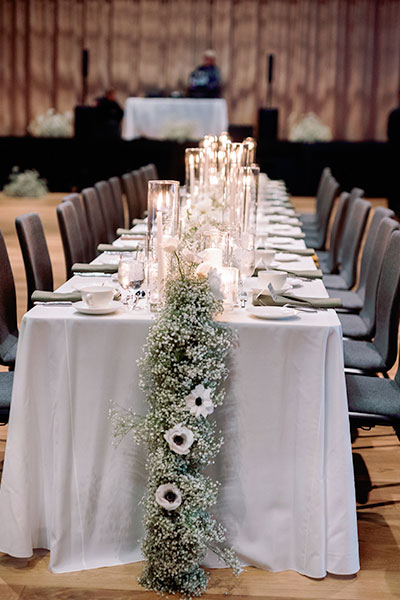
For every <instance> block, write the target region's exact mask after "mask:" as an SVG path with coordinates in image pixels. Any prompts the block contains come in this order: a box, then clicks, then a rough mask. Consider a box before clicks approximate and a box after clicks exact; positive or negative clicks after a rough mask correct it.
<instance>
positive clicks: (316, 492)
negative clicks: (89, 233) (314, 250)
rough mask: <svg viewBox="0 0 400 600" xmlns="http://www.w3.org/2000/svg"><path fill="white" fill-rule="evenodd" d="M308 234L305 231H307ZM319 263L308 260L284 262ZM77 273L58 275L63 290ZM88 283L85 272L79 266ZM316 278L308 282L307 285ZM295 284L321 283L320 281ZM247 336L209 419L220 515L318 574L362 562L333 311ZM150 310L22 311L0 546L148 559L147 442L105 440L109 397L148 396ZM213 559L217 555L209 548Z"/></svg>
mask: <svg viewBox="0 0 400 600" xmlns="http://www.w3.org/2000/svg"><path fill="white" fill-rule="evenodd" d="M301 243H302V242H301ZM311 265H312V260H311V259H310V258H304V259H301V260H300V261H298V262H297V263H296V264H295V263H291V264H290V265H288V266H292V267H295V266H296V267H299V266H302V267H306V268H309V267H310V266H311ZM74 281H76V278H75V280H72V281H71V282H69V283H68V284H66V285H65V289H69V288H70V287H71V284H73V283H74ZM85 281H89V280H88V279H85ZM306 286H307V287H306ZM298 291H299V292H300V293H301V292H303V293H307V294H308V295H315V296H319V295H321V294H323V293H324V288H323V284H322V282H321V281H314V282H313V283H310V284H304V287H303V289H299V290H298ZM223 319H224V320H227V321H229V322H231V323H232V326H233V327H235V328H236V330H237V331H238V335H239V346H238V348H236V349H235V351H234V353H233V361H232V369H231V374H230V377H229V381H228V393H227V396H226V400H225V404H224V407H222V408H221V409H218V410H217V411H216V418H217V419H218V421H219V423H220V426H221V428H222V430H223V432H224V436H225V440H226V441H225V445H224V447H223V449H222V452H221V453H220V455H219V457H218V459H217V463H216V465H215V467H214V475H216V476H217V477H218V478H219V479H220V481H221V482H222V488H221V492H220V496H219V503H218V506H217V508H216V511H215V512H216V514H217V516H218V517H219V518H220V520H221V521H222V522H223V523H224V524H225V525H226V527H227V530H228V540H229V542H230V543H232V545H233V546H234V547H235V549H236V550H237V552H238V554H239V556H240V557H241V559H242V560H243V562H245V563H247V564H250V565H255V566H259V567H262V568H266V569H270V570H272V571H280V570H284V569H294V570H296V571H298V572H299V573H304V574H306V575H309V576H311V577H323V576H324V575H325V574H326V572H331V573H336V574H350V573H355V572H356V571H357V570H358V568H359V562H358V544H357V528H356V512H355V499H354V484H353V471H352V460H351V445H350V437H349V425H348V416H347V402H346V392H345V385H344V376H343V358H342V340H341V328H340V324H339V320H338V318H337V316H336V314H335V313H334V311H326V312H318V313H317V314H315V313H305V312H302V313H299V315H298V317H297V318H295V319H292V320H287V321H259V320H255V319H253V318H251V317H250V316H249V315H248V314H247V313H246V312H245V311H242V310H240V309H236V310H235V311H234V312H232V313H230V314H228V315H224V317H223ZM150 324H151V315H150V314H148V313H146V312H145V311H142V312H141V311H134V312H133V313H131V314H128V313H125V312H119V313H116V314H114V315H109V316H101V317H100V316H85V315H82V314H79V313H77V312H75V310H74V309H73V308H72V307H50V306H37V307H35V308H34V309H33V310H31V311H30V312H29V313H27V314H26V315H25V317H24V319H23V321H22V325H21V332H20V339H19V344H18V356H17V366H16V373H15V383H14V392H13V400H12V409H11V415H10V424H9V430H8V439H7V448H6V457H5V465H4V472H3V481H2V486H1V490H0V523H1V528H0V551H3V552H6V553H9V554H11V555H13V556H18V557H29V556H30V555H31V554H32V550H33V548H36V547H44V548H48V549H50V568H51V570H53V571H55V572H63V571H73V570H81V569H87V568H94V567H103V566H108V565H117V564H122V563H127V562H132V561H137V560H140V559H141V558H142V557H141V553H140V547H139V543H138V539H139V538H140V537H141V536H142V534H143V528H142V510H141V508H140V507H139V500H140V499H141V497H142V495H143V493H144V491H145V486H146V473H145V468H144V462H145V451H144V450H143V448H141V447H138V446H137V445H136V444H135V443H134V442H133V441H132V439H131V438H130V437H127V438H125V439H124V440H123V441H122V443H121V444H120V445H119V446H118V447H117V448H115V447H113V445H112V425H111V422H110V420H109V418H108V409H109V401H110V399H113V400H114V401H116V402H117V403H118V404H120V406H121V407H131V406H133V407H134V410H135V411H136V412H137V413H144V411H145V410H146V406H145V403H144V398H143V396H142V394H141V392H140V391H139V390H138V385H137V384H138V371H137V364H136V361H137V359H138V358H139V357H140V356H141V354H142V346H143V344H144V342H145V340H146V336H147V333H148V328H149V325H150ZM207 564H208V565H209V566H216V562H215V561H214V559H213V557H211V556H210V557H208V560H207Z"/></svg>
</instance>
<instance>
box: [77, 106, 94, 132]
mask: <svg viewBox="0 0 400 600" xmlns="http://www.w3.org/2000/svg"><path fill="white" fill-rule="evenodd" d="M97 130H98V118H97V109H96V107H95V106H75V137H76V138H79V139H93V138H94V137H95V136H96V135H97Z"/></svg>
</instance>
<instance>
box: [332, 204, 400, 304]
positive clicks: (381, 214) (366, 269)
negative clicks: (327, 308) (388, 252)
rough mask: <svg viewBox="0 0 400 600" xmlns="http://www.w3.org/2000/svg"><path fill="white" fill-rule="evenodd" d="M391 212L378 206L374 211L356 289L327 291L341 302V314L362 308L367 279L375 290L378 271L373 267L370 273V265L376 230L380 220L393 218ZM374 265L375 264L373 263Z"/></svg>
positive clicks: (373, 251)
mask: <svg viewBox="0 0 400 600" xmlns="http://www.w3.org/2000/svg"><path fill="white" fill-rule="evenodd" d="M393 214H394V213H393V211H392V210H390V209H389V208H383V206H378V207H377V208H376V209H375V212H374V216H373V217H372V219H371V223H370V226H369V228H368V232H367V236H366V238H365V244H364V248H363V252H362V256H361V266H360V277H359V281H358V285H357V289H356V290H355V291H354V292H352V291H350V290H336V289H332V290H329V289H328V293H329V295H330V296H331V297H335V298H340V299H341V300H342V302H343V309H342V311H341V312H352V313H359V312H360V310H361V309H362V307H363V306H364V299H365V288H366V283H367V278H371V279H372V281H373V285H374V286H375V290H376V288H377V286H378V277H379V274H380V271H377V270H376V268H375V267H371V272H370V264H371V262H372V258H373V256H374V253H375V242H376V241H377V235H378V229H379V226H380V224H381V221H382V219H384V218H385V217H386V218H390V217H392V216H393ZM375 265H376V263H375ZM371 289H374V288H373V287H371V282H370V290H371Z"/></svg>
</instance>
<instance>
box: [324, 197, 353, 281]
mask: <svg viewBox="0 0 400 600" xmlns="http://www.w3.org/2000/svg"><path fill="white" fill-rule="evenodd" d="M349 205H350V195H349V194H348V193H347V192H342V193H341V194H340V198H339V200H338V201H337V207H336V214H335V218H334V221H333V225H332V229H331V237H330V241H329V254H328V261H327V268H328V273H337V272H338V268H339V250H340V244H341V241H342V237H343V230H344V225H345V222H346V216H347V211H348V208H349Z"/></svg>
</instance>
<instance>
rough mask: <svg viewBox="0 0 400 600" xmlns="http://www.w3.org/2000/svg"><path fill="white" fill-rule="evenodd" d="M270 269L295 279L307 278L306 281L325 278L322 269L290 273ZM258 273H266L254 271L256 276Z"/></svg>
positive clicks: (285, 270) (275, 268)
mask: <svg viewBox="0 0 400 600" xmlns="http://www.w3.org/2000/svg"><path fill="white" fill-rule="evenodd" d="M268 269H269V270H271V271H281V272H283V273H287V274H288V275H292V276H293V277H305V278H306V279H322V276H323V273H322V271H321V269H302V270H300V269H298V270H297V269H296V270H295V271H293V270H292V269H291V270H290V271H289V269H285V268H281V269H278V268H277V267H268ZM258 271H265V269H259V268H256V269H255V271H254V273H255V275H257V273H258Z"/></svg>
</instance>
